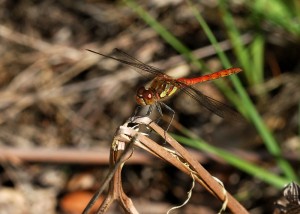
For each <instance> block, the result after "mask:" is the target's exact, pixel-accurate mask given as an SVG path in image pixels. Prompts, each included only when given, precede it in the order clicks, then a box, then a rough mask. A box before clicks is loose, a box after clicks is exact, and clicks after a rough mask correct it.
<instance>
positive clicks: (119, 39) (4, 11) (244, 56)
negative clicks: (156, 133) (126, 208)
mask: <svg viewBox="0 0 300 214" xmlns="http://www.w3.org/2000/svg"><path fill="white" fill-rule="evenodd" d="M299 15H300V3H299V1H297V0H290V1H282V0H272V1H264V0H254V1H251V2H248V1H243V0H235V1H233V0H232V1H215V0H209V1H197V2H194V3H193V2H190V1H183V0H173V1H172V0H167V1H158V0H151V1H96V0H90V1H68V0H66V1H53V0H51V1H50V0H47V1H5V0H3V1H0V56H1V57H0V69H1V70H0V87H1V89H0V153H1V155H0V157H1V158H0V161H1V166H0V182H1V183H0V185H1V188H0V213H15V214H16V213H81V212H82V210H83V208H84V207H85V205H86V204H87V203H88V201H89V200H90V198H91V197H92V195H93V193H94V192H95V191H96V190H97V189H98V188H99V187H100V185H101V181H102V180H103V178H104V177H105V175H106V174H107V173H108V171H109V169H108V158H109V149H110V146H111V143H112V139H113V136H114V133H115V131H116V130H117V128H118V127H119V126H120V125H122V124H123V123H124V122H125V121H126V120H127V119H128V118H129V117H130V116H133V115H134V112H135V109H136V107H137V104H136V102H135V99H134V96H135V91H136V89H137V87H138V86H141V85H143V84H145V83H147V82H148V81H149V79H147V78H145V77H144V76H142V75H140V74H139V73H137V72H136V71H134V70H133V69H131V68H129V67H127V66H124V65H122V64H121V63H119V62H117V61H114V60H111V59H107V58H104V57H101V56H99V55H96V54H93V53H91V52H88V51H86V50H85V49H92V50H94V51H98V52H100V53H103V54H107V55H109V54H111V53H112V51H113V49H114V48H119V49H122V50H124V51H125V52H127V53H128V54H130V55H132V56H134V57H135V58H137V59H139V60H141V61H143V62H145V63H149V64H151V65H154V66H155V67H158V68H160V69H162V70H164V71H165V72H166V73H168V74H169V75H171V76H173V77H182V76H186V77H187V76H188V77H192V76H199V75H203V74H204V73H206V72H214V71H218V70H222V69H224V68H228V67H240V68H242V69H243V72H242V73H240V74H238V75H236V77H233V78H224V80H216V81H213V82H209V83H205V84H199V85H197V86H196V87H197V89H199V90H200V91H201V92H203V93H204V94H206V95H208V96H210V97H213V98H214V99H216V100H218V101H221V102H223V103H226V104H227V105H229V106H232V108H235V109H237V110H238V111H240V112H241V115H242V116H241V117H244V118H245V122H243V123H242V124H240V123H235V122H233V121H228V120H226V119H225V120H224V119H222V118H220V117H218V116H216V115H214V114H212V113H211V112H209V111H207V110H205V109H203V108H202V107H201V106H200V105H199V104H198V103H197V102H195V101H193V100H192V99H190V98H189V97H188V96H186V95H184V94H182V93H178V94H176V95H175V96H174V97H172V98H171V99H169V100H168V101H166V102H165V103H166V104H167V105H169V106H170V107H171V108H172V109H174V111H175V118H174V121H173V125H172V126H171V127H170V130H169V131H170V132H172V133H176V134H178V135H181V136H182V135H185V137H189V138H184V139H182V141H180V142H182V143H186V144H189V146H186V147H187V148H188V150H189V151H191V153H192V155H193V156H194V157H195V158H197V159H198V160H199V161H200V163H201V164H203V166H204V167H205V168H206V169H207V170H208V171H209V172H210V173H211V174H212V175H213V176H215V177H217V178H218V179H220V180H221V181H222V182H223V183H224V185H225V187H226V189H227V191H228V192H230V193H231V194H232V195H233V196H234V197H235V198H236V199H237V200H238V201H240V203H241V204H242V205H243V206H245V208H246V209H247V210H249V212H251V213H257V214H261V213H273V211H274V209H275V206H274V202H275V201H277V200H278V199H279V198H280V197H281V196H282V192H281V189H282V188H283V186H284V184H287V183H288V182H290V181H292V180H295V181H297V179H299V178H298V177H297V176H298V175H299V157H300V155H299V154H300V144H299V132H300V128H299V120H300V116H299V112H300V107H299V100H300V88H299V87H300V75H299V70H300V63H299V50H300V18H299V17H300V16H299ZM210 33H211V34H210ZM237 76H238V77H237ZM150 80H151V79H150ZM230 80H232V81H230ZM214 83H216V84H214ZM165 116H166V118H167V119H166V120H167V121H168V116H169V117H170V116H171V115H170V112H168V111H166V114H165ZM162 127H164V128H166V127H167V122H162ZM185 128H186V129H187V130H189V131H190V132H192V133H193V136H197V138H198V140H199V144H197V143H196V144H195V143H194V144H192V143H189V142H190V141H189V139H190V137H191V134H186V132H185V134H184V133H183V130H184V129H185ZM200 138H201V140H200ZM178 139H179V138H178ZM200 141H201V143H200ZM204 141H205V142H204ZM191 144H192V145H191ZM203 145H208V146H211V148H210V149H212V150H210V149H207V147H205V146H203ZM218 149H222V151H224V150H225V151H226V152H228V154H229V156H231V157H236V159H235V160H234V161H232V159H229V158H228V156H226V155H225V156H224V154H223V155H222V154H220V152H219V150H218ZM209 151H210V152H209ZM154 163H155V164H154ZM240 163H243V164H244V165H240ZM123 185H124V186H123V187H124V190H125V192H126V193H127V194H128V196H129V197H131V198H132V199H133V202H134V204H135V205H136V207H137V209H138V210H139V211H140V212H141V213H166V211H167V210H168V209H169V208H171V207H172V206H176V205H179V204H181V203H182V202H183V201H185V200H186V197H187V196H186V192H187V191H188V190H189V189H190V187H191V179H190V178H189V177H188V176H186V175H185V174H183V173H182V172H180V171H178V170H177V169H176V168H175V167H172V166H170V165H168V164H167V163H166V162H164V161H162V160H158V159H157V158H155V157H153V156H151V155H150V154H147V153H146V152H144V151H142V150H141V149H136V150H135V151H134V155H133V157H132V158H131V159H130V161H129V162H128V163H127V164H126V165H125V167H124V169H123ZM102 197H103V196H101V197H100V200H101V198H102ZM99 203H100V201H99ZM220 207H221V202H219V201H218V200H217V199H215V198H214V197H213V196H211V194H210V193H208V192H207V191H206V190H205V189H204V188H203V187H201V186H200V185H196V187H195V189H194V191H193V195H192V198H191V199H190V201H189V203H188V204H187V205H186V206H184V207H183V208H181V209H180V211H178V213H216V212H217V210H219V209H220ZM110 212H111V213H118V212H121V209H120V207H119V206H118V205H117V204H115V205H114V207H112V208H111V209H110ZM174 213H175V212H174ZM225 213H226V212H225Z"/></svg>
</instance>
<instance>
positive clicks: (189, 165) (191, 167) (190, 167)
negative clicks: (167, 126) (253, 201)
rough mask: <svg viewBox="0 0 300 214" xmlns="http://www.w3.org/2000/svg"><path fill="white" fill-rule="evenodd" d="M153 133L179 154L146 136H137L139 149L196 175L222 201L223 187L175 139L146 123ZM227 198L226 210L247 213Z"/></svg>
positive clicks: (233, 199) (239, 205)
mask: <svg viewBox="0 0 300 214" xmlns="http://www.w3.org/2000/svg"><path fill="white" fill-rule="evenodd" d="M135 122H136V123H140V122H142V120H141V118H138V119H137V120H135ZM146 124H148V125H149V127H151V128H152V129H153V130H154V131H156V132H157V133H158V134H159V135H160V136H162V137H164V136H166V139H165V140H166V141H167V142H168V143H169V144H170V145H171V146H172V147H173V148H174V150H175V151H176V152H177V153H178V154H179V155H178V156H175V155H174V154H172V153H170V152H168V151H167V150H166V149H165V148H164V147H161V146H160V145H158V144H156V143H155V142H153V141H152V140H151V139H149V138H147V137H146V136H143V135H139V136H138V140H139V141H140V142H141V144H143V145H142V146H141V147H143V148H145V147H146V149H147V150H148V151H150V152H151V153H154V154H156V155H157V156H159V157H160V158H162V159H164V160H166V161H168V162H169V163H171V164H172V165H174V166H176V167H177V168H179V169H180V170H181V171H183V172H185V173H186V174H188V175H190V173H191V172H193V173H194V171H195V174H196V175H197V177H196V178H197V179H196V181H197V182H199V183H200V184H202V185H203V186H204V187H205V188H206V189H207V190H209V191H210V192H211V193H212V194H214V195H215V196H216V197H217V198H219V199H220V200H221V201H223V200H224V198H225V197H224V191H223V187H222V186H221V185H220V184H219V183H218V182H217V181H216V180H215V179H214V178H213V177H212V176H211V175H210V174H209V173H208V172H207V171H206V170H205V169H204V168H203V167H202V166H201V165H200V164H199V162H198V161H196V160H195V159H194V158H192V157H191V155H190V154H189V152H188V151H187V150H186V149H184V148H183V147H182V146H181V145H180V144H179V143H178V142H177V141H176V140H175V139H173V138H172V137H171V136H170V135H169V134H168V133H166V132H165V131H164V130H163V129H161V128H160V127H159V126H158V125H157V124H155V123H154V122H150V123H148V122H146ZM227 197H228V208H229V209H230V210H231V212H232V213H240V214H244V213H248V211H247V210H246V209H245V208H244V207H243V206H242V205H241V204H240V203H239V202H238V201H237V200H235V198H233V197H232V196H231V195H230V194H229V193H227Z"/></svg>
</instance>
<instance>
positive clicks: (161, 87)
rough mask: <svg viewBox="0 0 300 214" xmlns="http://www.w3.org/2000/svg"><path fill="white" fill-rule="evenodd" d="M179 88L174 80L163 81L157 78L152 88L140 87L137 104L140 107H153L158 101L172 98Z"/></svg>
mask: <svg viewBox="0 0 300 214" xmlns="http://www.w3.org/2000/svg"><path fill="white" fill-rule="evenodd" d="M177 89H178V87H177V86H176V83H175V82H174V81H172V80H165V79H164V80H163V79H161V78H160V77H156V78H155V79H154V80H153V81H152V83H151V85H150V87H149V88H148V89H146V88H145V87H140V88H139V89H138V90H137V93H136V97H135V99H136V102H137V103H138V104H139V105H152V104H154V103H155V102H157V101H160V100H163V99H165V98H168V97H170V96H171V95H173V94H174V93H175V92H176V91H177Z"/></svg>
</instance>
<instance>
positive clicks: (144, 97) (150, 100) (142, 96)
mask: <svg viewBox="0 0 300 214" xmlns="http://www.w3.org/2000/svg"><path fill="white" fill-rule="evenodd" d="M135 100H136V102H137V103H138V104H139V105H142V106H145V105H152V104H154V103H155V102H156V99H155V93H154V92H153V91H152V90H150V89H146V88H145V87H140V88H139V89H138V90H137V92H136V96H135Z"/></svg>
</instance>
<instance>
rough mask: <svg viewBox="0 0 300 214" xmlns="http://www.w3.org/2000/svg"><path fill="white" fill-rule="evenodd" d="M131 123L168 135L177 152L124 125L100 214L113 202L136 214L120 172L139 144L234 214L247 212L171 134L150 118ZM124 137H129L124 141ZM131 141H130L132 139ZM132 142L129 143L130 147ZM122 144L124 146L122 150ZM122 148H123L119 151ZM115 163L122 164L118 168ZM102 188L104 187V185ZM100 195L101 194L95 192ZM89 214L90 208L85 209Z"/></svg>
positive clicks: (116, 147)
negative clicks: (129, 153) (199, 186)
mask: <svg viewBox="0 0 300 214" xmlns="http://www.w3.org/2000/svg"><path fill="white" fill-rule="evenodd" d="M130 123H131V124H135V126H134V127H135V128H137V127H138V128H139V126H140V125H147V126H148V127H150V128H152V129H153V130H154V131H156V132H157V133H158V134H159V135H160V136H162V137H163V138H164V136H166V139H165V140H166V142H168V143H169V144H170V145H171V146H172V147H173V148H174V151H172V150H170V149H167V148H166V147H163V146H161V145H159V144H157V143H156V142H154V141H152V140H151V139H150V138H148V137H147V136H146V135H145V134H142V133H140V132H138V131H137V130H138V129H134V128H131V127H128V123H126V125H125V126H122V127H120V129H119V131H118V133H117V135H116V137H115V140H114V143H113V145H112V147H111V153H110V155H111V156H110V160H111V161H110V164H111V168H112V170H111V173H110V174H112V172H114V176H113V179H112V180H111V181H110V188H109V193H108V195H107V197H106V199H105V200H104V202H103V204H102V205H101V206H100V208H99V210H98V213H104V212H105V211H106V210H107V209H108V208H109V206H110V205H111V203H112V202H113V201H114V200H118V201H119V202H121V205H122V207H123V209H124V210H125V211H126V212H129V213H137V211H136V209H135V207H134V205H133V204H132V202H131V200H130V199H129V198H128V197H127V196H126V194H125V193H124V192H123V189H122V183H121V170H122V164H121V163H124V162H125V156H126V153H127V152H125V151H126V150H124V148H125V147H126V149H127V151H128V147H129V146H128V145H132V144H134V145H136V146H138V147H140V148H143V149H144V150H146V151H148V152H150V153H152V154H154V155H155V156H157V157H159V158H161V159H163V160H166V161H167V162H169V163H170V164H172V165H174V166H175V167H177V168H178V169H180V170H181V171H183V172H184V173H186V174H188V175H190V176H193V177H194V178H195V180H196V181H197V182H198V183H200V184H201V185H203V186H204V187H205V188H206V189H207V190H208V191H209V192H211V193H212V194H213V195H214V196H216V197H217V198H218V199H220V200H221V201H223V202H224V203H225V204H226V203H228V204H227V207H228V208H229V209H230V210H231V211H232V212H233V213H241V214H244V213H248V212H247V211H246V209H245V208H244V207H243V206H242V205H241V204H240V203H239V202H238V201H236V200H235V199H234V198H233V197H232V196H231V195H230V194H229V193H227V191H226V190H225V188H224V187H223V186H221V185H220V183H219V182H218V181H216V179H215V178H213V177H212V176H211V175H210V174H209V173H208V172H207V171H206V170H205V169H204V168H203V167H202V166H201V165H200V164H199V162H198V161H196V160H195V159H194V158H192V157H191V155H190V153H188V152H187V150H185V149H184V148H183V147H182V146H181V145H180V144H179V143H178V142H177V141H176V140H174V139H173V138H172V137H171V136H170V135H169V134H168V133H166V132H165V131H164V130H163V129H161V128H160V127H159V126H158V125H157V124H155V123H154V122H152V121H151V120H150V119H149V118H148V117H143V118H141V117H136V118H131V119H130ZM124 136H126V137H127V140H126V137H125V138H124ZM130 139H131V140H130ZM128 142H129V144H128ZM120 145H123V146H121V147H120ZM120 148H121V149H120ZM122 150H124V151H122ZM129 158H130V157H128V159H129ZM116 163H119V164H118V165H117V164H116ZM102 187H103V186H102ZM96 195H97V196H99V195H100V194H99V192H97V193H96ZM96 195H95V196H94V197H93V199H92V200H91V202H90V203H89V205H88V206H90V207H91V204H92V202H93V201H95V200H96V199H97V197H96ZM85 211H86V212H84V213H88V211H87V208H86V209H85Z"/></svg>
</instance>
